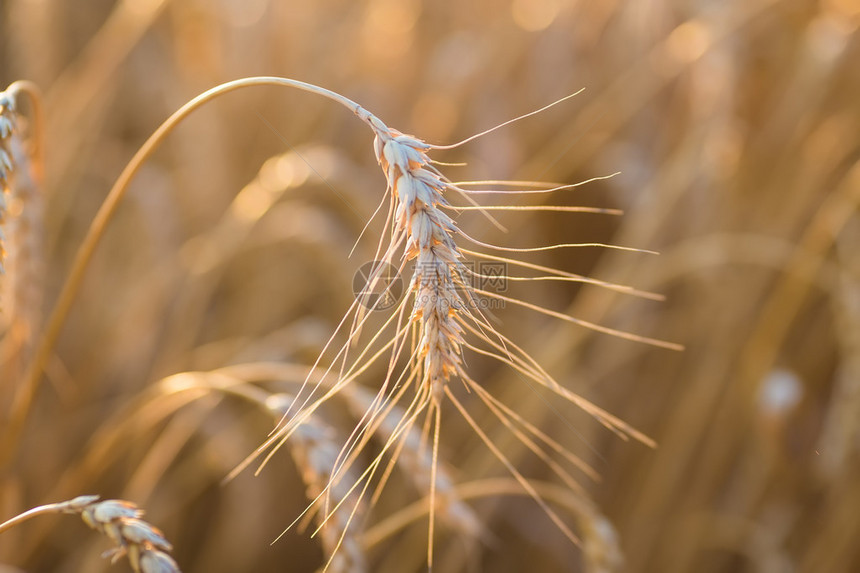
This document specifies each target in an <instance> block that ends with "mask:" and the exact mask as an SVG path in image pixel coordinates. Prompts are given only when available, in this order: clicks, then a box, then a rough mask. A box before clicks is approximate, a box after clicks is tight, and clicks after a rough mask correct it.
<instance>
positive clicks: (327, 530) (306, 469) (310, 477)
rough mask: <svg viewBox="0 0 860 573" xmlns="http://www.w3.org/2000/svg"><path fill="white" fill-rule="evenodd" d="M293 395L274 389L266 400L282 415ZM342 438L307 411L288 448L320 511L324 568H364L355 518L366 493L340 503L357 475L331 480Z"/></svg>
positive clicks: (354, 571) (336, 571)
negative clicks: (307, 413)
mask: <svg viewBox="0 0 860 573" xmlns="http://www.w3.org/2000/svg"><path fill="white" fill-rule="evenodd" d="M294 400H295V397H294V396H291V395H288V394H272V395H271V396H269V397H268V398H267V399H266V401H265V404H266V406H267V408H268V409H269V411H270V412H271V413H272V414H273V415H274V416H275V417H276V419H280V418H281V416H282V415H283V413H284V412H286V411H287V410H288V409H289V407H290V404H292V403H293V401H294ZM339 443H340V442H339V441H338V440H337V436H336V433H335V430H334V428H332V427H331V426H329V425H327V424H326V423H324V422H323V421H322V420H321V419H320V417H319V416H318V415H313V416H308V417H307V418H306V419H305V421H304V422H303V423H302V424H301V425H299V426H298V427H296V429H295V431H294V432H293V434H292V436H291V438H290V453H291V454H292V456H293V460H295V462H296V466H297V467H298V468H299V471H300V472H301V475H302V481H304V483H305V488H306V490H307V497H308V499H309V500H311V505H310V506H309V509H310V511H311V512H312V513H313V514H315V515H316V521H317V524H318V526H319V528H318V529H317V535H319V537H320V542H321V544H322V547H323V552H324V554H325V557H326V564H325V565H324V566H323V567H322V568H321V569H320V571H326V572H328V573H361V572H362V571H367V570H368V569H367V563H366V559H365V555H364V549H363V548H362V545H361V542H360V541H359V534H360V533H361V532H360V531H358V530H357V529H358V528H356V527H355V526H353V521H354V520H356V519H358V520H359V521H360V520H361V519H362V518H363V517H365V515H366V514H367V509H368V508H367V504H366V503H365V502H364V499H363V496H357V498H356V501H355V502H354V503H352V504H351V505H350V504H349V503H347V504H344V505H342V503H343V502H344V500H345V499H346V498H347V497H349V496H350V494H351V493H352V489H351V488H350V484H352V483H354V482H355V480H353V479H351V478H350V476H344V477H345V479H340V480H332V479H331V475H332V468H334V466H335V465H336V463H337V459H338V456H339V454H340V450H341V447H340V445H339ZM328 500H333V501H334V504H335V507H334V509H331V510H329V508H328V507H327V505H328ZM351 526H352V527H351Z"/></svg>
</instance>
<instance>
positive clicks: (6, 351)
mask: <svg viewBox="0 0 860 573" xmlns="http://www.w3.org/2000/svg"><path fill="white" fill-rule="evenodd" d="M22 95H23V96H27V97H28V99H29V101H30V107H31V108H32V112H33V113H32V117H29V118H28V117H25V116H23V115H22V114H21V112H20V109H19V108H20V101H19V100H20V99H21V96H22ZM39 98H40V96H39V93H38V91H37V90H36V89H35V87H34V86H32V85H31V84H29V83H28V82H16V83H14V84H12V85H11V86H9V88H8V89H7V90H6V91H4V92H0V273H3V274H4V276H3V280H2V283H3V284H2V289H0V309H1V310H2V316H0V324H2V326H0V330H3V331H5V332H4V337H3V352H2V357H0V360H2V362H3V363H5V364H6V365H7V368H6V369H5V372H4V373H5V375H6V376H7V377H9V378H14V379H17V378H18V375H19V374H20V373H19V372H18V371H17V370H18V369H19V368H20V367H21V366H22V364H23V362H24V361H26V360H27V356H26V355H27V354H28V352H29V350H30V346H31V344H32V341H33V337H34V334H35V332H36V330H37V328H38V325H39V308H40V306H41V296H40V295H41V292H42V288H41V287H42V284H43V280H42V274H43V273H42V270H43V268H42V256H41V248H40V247H41V236H42V210H43V202H42V192H41V180H42V165H41V164H42V160H41V149H40V147H41V146H40V139H41V130H42V125H41V124H42V119H41V107H40V103H39V101H40V99H39ZM13 360H14V361H15V362H16V363H15V364H12V363H11V362H12V361H13Z"/></svg>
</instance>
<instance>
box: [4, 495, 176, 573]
mask: <svg viewBox="0 0 860 573" xmlns="http://www.w3.org/2000/svg"><path fill="white" fill-rule="evenodd" d="M47 513H71V514H76V515H80V516H81V518H82V519H83V520H84V523H86V524H87V525H89V526H90V527H92V528H93V529H95V530H96V531H98V532H99V533H101V534H103V535H105V536H107V537H108V538H109V539H110V540H111V541H113V543H114V544H115V545H116V546H115V547H114V548H113V549H110V550H108V551H106V552H105V553H104V554H103V557H110V559H111V562H113V563H115V562H116V561H117V560H119V559H121V558H123V557H128V562H129V564H130V565H131V568H132V570H133V571H135V573H181V570H180V569H179V565H177V563H176V561H174V560H173V558H172V557H171V556H170V555H169V552H170V551H172V550H173V546H172V545H171V544H170V542H169V541H167V539H165V537H164V534H163V533H162V532H161V531H160V530H159V529H158V528H157V527H155V526H153V525H151V524H150V523H148V522H147V521H144V520H143V519H141V517H142V516H143V510H142V509H139V508H138V507H137V506H136V505H135V504H133V503H132V502H130V501H125V500H120V499H107V500H103V501H99V496H97V495H82V496H79V497H76V498H74V499H71V500H69V501H63V502H60V503H51V504H48V505H42V506H39V507H36V508H33V509H31V510H29V511H27V512H24V513H22V514H21V515H18V516H16V517H13V518H12V519H10V520H8V521H6V522H4V523H2V524H0V533H2V532H3V531H4V530H6V529H9V528H11V527H13V526H15V525H17V524H19V523H21V522H23V521H26V520H28V519H30V518H32V517H36V516H37V515H44V514H47Z"/></svg>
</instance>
